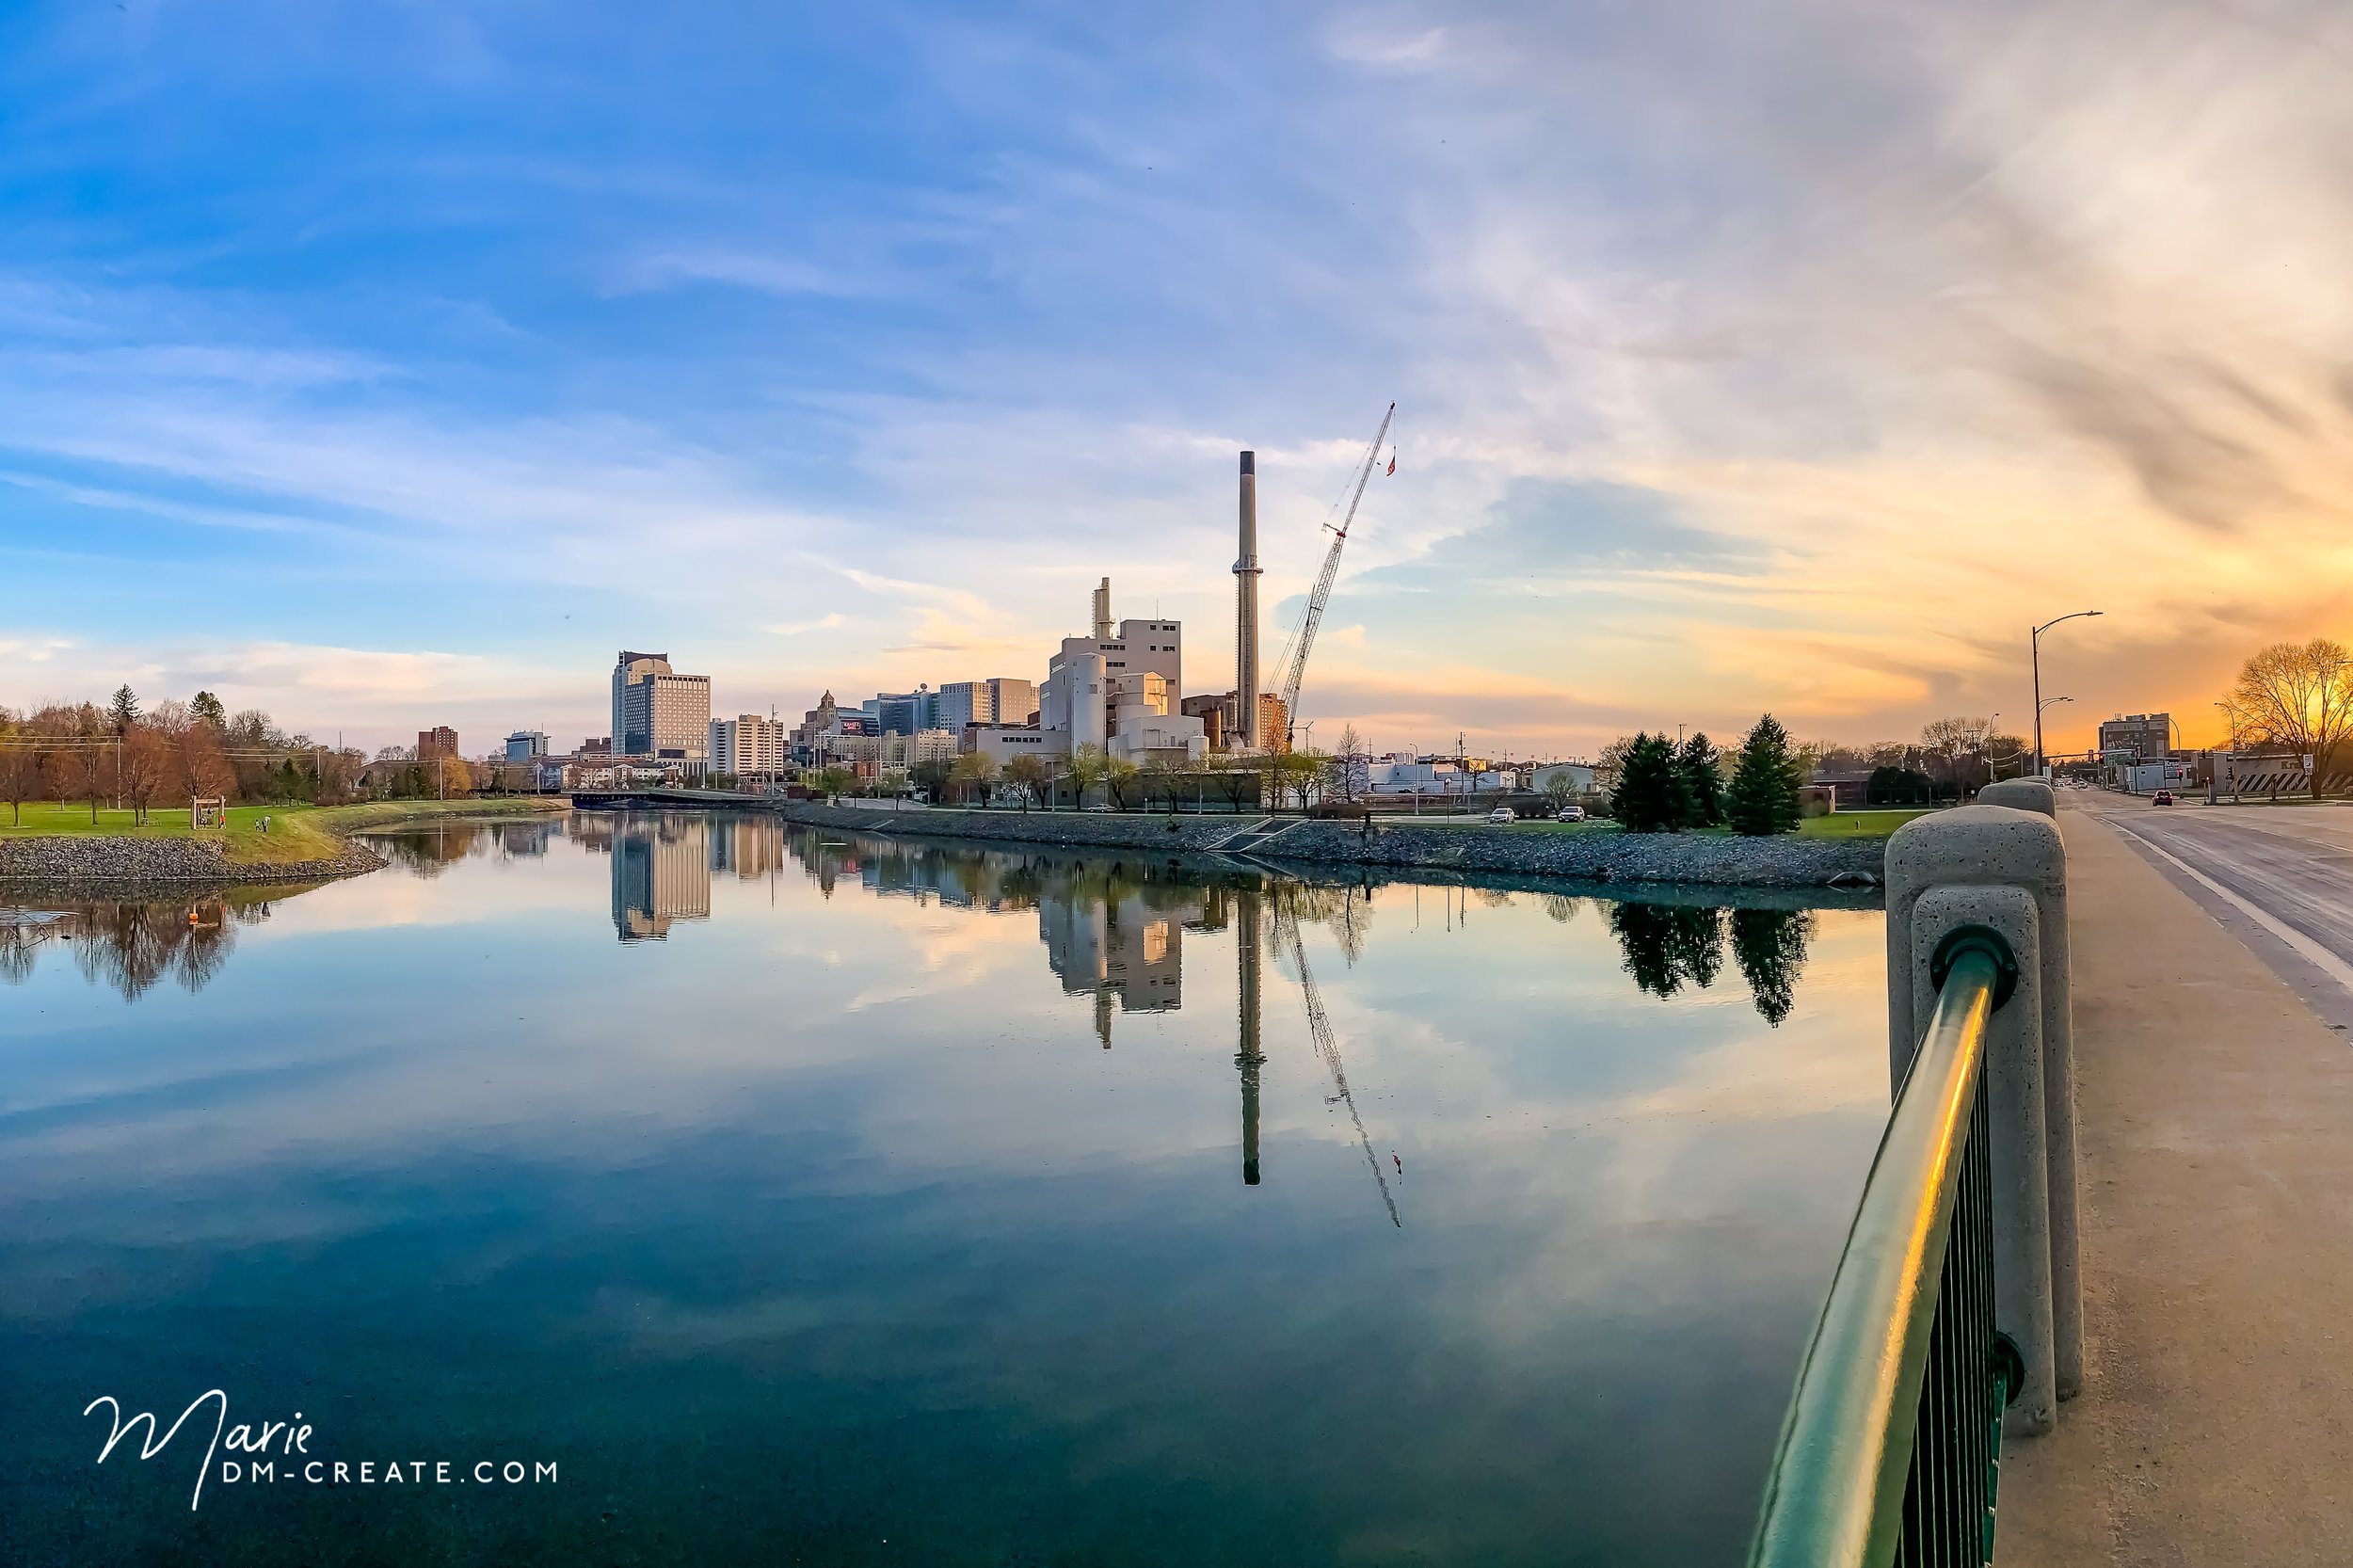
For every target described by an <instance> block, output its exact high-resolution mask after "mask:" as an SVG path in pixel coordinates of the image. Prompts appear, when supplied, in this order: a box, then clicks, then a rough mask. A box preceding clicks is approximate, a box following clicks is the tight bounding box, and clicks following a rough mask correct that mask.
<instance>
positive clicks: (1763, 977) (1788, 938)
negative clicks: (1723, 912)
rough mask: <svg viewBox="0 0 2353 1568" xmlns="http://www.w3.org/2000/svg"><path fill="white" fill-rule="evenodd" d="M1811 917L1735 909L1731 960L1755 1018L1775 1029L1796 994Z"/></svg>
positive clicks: (1805, 913)
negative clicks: (1750, 995)
mask: <svg viewBox="0 0 2353 1568" xmlns="http://www.w3.org/2000/svg"><path fill="white" fill-rule="evenodd" d="M1813 935H1814V916H1813V914H1812V912H1811V911H1808V910H1804V909H1735V910H1734V911H1733V912H1732V956H1733V959H1734V961H1735V962H1737V964H1738V965H1739V966H1740V973H1741V975H1742V976H1743V977H1744V978H1746V979H1747V981H1748V983H1749V990H1750V991H1751V992H1752V993H1753V994H1754V996H1755V998H1756V1011H1757V1014H1758V1016H1761V1017H1762V1018H1764V1020H1765V1021H1766V1022H1767V1023H1769V1024H1771V1025H1772V1026H1773V1027H1774V1028H1775V1029H1779V1028H1780V1027H1781V1020H1782V1019H1784V1018H1785V1017H1787V1016H1789V1009H1790V1006H1791V1005H1792V1004H1793V1003H1794V1002H1795V1001H1796V1000H1797V994H1798V972H1799V971H1800V970H1801V969H1802V968H1805V945H1806V942H1807V940H1808V939H1809V938H1811V937H1812V936H1813Z"/></svg>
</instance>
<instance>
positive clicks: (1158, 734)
mask: <svg viewBox="0 0 2353 1568" xmlns="http://www.w3.org/2000/svg"><path fill="white" fill-rule="evenodd" d="M1111 605H1112V583H1111V579H1110V578H1108V577H1106V578H1105V579H1103V581H1102V584H1101V585H1100V586H1099V587H1097V588H1096V590H1095V617H1094V619H1095V624H1094V629H1093V630H1094V635H1092V636H1087V637H1064V639H1063V643H1062V648H1061V649H1060V650H1059V651H1057V652H1056V653H1055V654H1054V656H1053V658H1052V659H1051V660H1049V661H1048V665H1047V673H1046V683H1045V684H1044V685H1042V686H1040V687H1039V688H1038V721H1037V722H1038V728H1039V729H1040V730H1042V731H1044V732H1045V733H1046V734H1047V735H1048V737H1051V738H1050V739H1048V740H1047V741H1046V742H1045V743H1044V745H1045V749H1046V750H1048V752H1054V753H1060V754H1067V753H1069V752H1073V751H1076V750H1077V749H1078V748H1079V747H1080V746H1094V747H1096V748H1097V749H1098V750H1101V751H1104V752H1106V753H1108V754H1110V755H1111V756H1113V757H1120V758H1125V759H1127V760H1130V761H1139V762H1140V761H1142V760H1144V759H1145V758H1146V757H1149V756H1153V755H1159V756H1160V757H1194V758H1197V757H1202V756H1206V755H1207V754H1208V751H1209V741H1208V738H1207V736H1206V734H1205V732H1204V730H1203V728H1202V725H1201V721H1200V720H1199V719H1195V718H1189V717H1187V716H1186V715H1185V714H1184V713H1183V712H1180V711H1179V707H1178V705H1179V702H1180V700H1181V693H1182V691H1183V681H1184V629H1183V627H1182V625H1181V624H1180V623H1179V622H1177V621H1173V620H1128V621H1121V622H1120V623H1118V624H1117V625H1116V626H1114V625H1113V624H1112V608H1111Z"/></svg>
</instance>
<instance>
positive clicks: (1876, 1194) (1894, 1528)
mask: <svg viewBox="0 0 2353 1568" xmlns="http://www.w3.org/2000/svg"><path fill="white" fill-rule="evenodd" d="M1997 941H1998V938H1994V937H1993V936H1992V934H1991V933H1987V934H1985V936H1984V938H1982V939H1978V940H1974V941H1973V942H1971V943H1970V944H1968V945H1964V946H1961V948H1960V949H1959V950H1958V951H1956V952H1952V953H1951V954H1950V955H1949V956H1950V964H1949V967H1948V968H1946V969H1945V975H1944V979H1943V984H1942V985H1941V986H1940V988H1939V991H1938V995H1937V1000H1936V1011H1935V1013H1934V1015H1933V1016H1931V1017H1930V1018H1929V1026H1928V1031H1927V1034H1926V1037H1925V1038H1924V1039H1923V1040H1922V1041H1921V1043H1920V1048H1919V1050H1918V1051H1917V1052H1916V1053H1915V1054H1914V1055H1913V1060H1912V1066H1911V1068H1910V1070H1909V1071H1908V1072H1907V1073H1906V1074H1905V1076H1904V1081H1903V1087H1902V1088H1901V1089H1900V1090H1899V1091H1897V1096H1896V1104H1895V1108H1894V1110H1893V1111H1892V1112H1890V1113H1889V1115H1888V1119H1887V1129H1886V1131H1885V1132H1884V1133H1883V1134H1882V1135H1881V1139H1880V1146H1879V1152H1878V1153H1877V1154H1876V1155H1874V1156H1873V1158H1872V1160H1871V1174H1870V1176H1869V1178H1868V1179H1867V1180H1866V1181H1865V1184H1864V1189H1863V1198H1862V1201H1861V1202H1860V1204H1858V1205H1857V1207H1856V1209H1855V1217H1854V1225H1853V1227H1852V1228H1851V1229H1850V1230H1849V1232H1848V1235H1847V1245H1846V1250H1845V1251H1844V1252H1843V1253H1842V1254H1841V1255H1840V1256H1839V1259H1838V1272H1837V1273H1836V1275H1835V1276H1834V1277H1833V1280H1832V1282H1831V1288H1830V1298H1829V1300H1828V1301H1827V1302H1825V1303H1824V1304H1823V1307H1822V1317H1821V1320H1820V1321H1819V1322H1818V1323H1817V1325H1816V1326H1815V1330H1814V1337H1813V1340H1812V1341H1811V1343H1809V1344H1808V1345H1807V1347H1806V1352H1805V1361H1804V1363H1803V1366H1802V1368H1801V1370H1800V1372H1799V1374H1798V1386H1797V1392H1796V1394H1795V1395H1794V1396H1793V1397H1792V1399H1791V1400H1790V1405H1789V1415H1788V1418H1787V1420H1786V1421H1785V1423H1784V1425H1783V1428H1782V1436H1781V1446H1780V1448H1779V1450H1778V1451H1777V1452H1776V1453H1775V1455H1774V1459H1773V1469H1772V1475H1771V1478H1770V1480H1769V1481H1768V1482H1767V1485H1766V1490H1765V1505H1764V1512H1763V1516H1762V1518H1761V1519H1760V1521H1759V1523H1758V1526H1757V1533H1756V1540H1755V1544H1754V1545H1753V1547H1752V1549H1751V1551H1750V1554H1749V1561H1750V1563H1751V1565H1752V1568H1885V1565H1886V1564H1889V1563H1892V1562H1894V1561H1896V1560H1897V1553H1898V1550H1899V1548H1901V1546H1902V1545H1903V1544H1904V1541H1905V1538H1906V1535H1907V1530H1906V1525H1905V1514H1906V1507H1905V1502H1906V1490H1907V1484H1908V1481H1909V1480H1910V1477H1911V1472H1912V1470H1913V1449H1914V1447H1915V1439H1916V1438H1917V1437H1918V1436H1919V1434H1920V1425H1921V1403H1922V1397H1923V1385H1924V1384H1925V1383H1926V1382H1927V1381H1928V1378H1927V1372H1928V1367H1929V1340H1930V1331H1931V1328H1932V1327H1933V1325H1934V1323H1935V1320H1936V1317H1937V1308H1938V1300H1939V1296H1940V1294H1941V1293H1942V1292H1941V1287H1942V1286H1943V1283H1944V1281H1945V1272H1946V1260H1947V1259H1946V1255H1947V1250H1948V1245H1949V1243H1950V1242H1951V1240H1952V1234H1953V1229H1954V1216H1955V1210H1956V1207H1957V1200H1958V1199H1959V1198H1960V1197H1961V1192H1962V1186H1963V1182H1962V1166H1963V1161H1964V1158H1965V1157H1966V1155H1967V1154H1968V1153H1969V1152H1970V1144H1971V1132H1972V1128H1973V1126H1977V1127H1981V1126H1982V1123H1983V1119H1984V1116H1983V1111H1982V1109H1981V1108H1980V1106H1979V1104H1978V1101H1979V1098H1980V1085H1981V1084H1982V1083H1983V1081H1984V1078H1985V1071H1984V1069H1985V1058H1986V1036H1987V1024H1988V1020H1989V1019H1990V1018H1991V1017H1992V1016H1993V1010H1994V1008H1995V1007H1996V1006H1997V1005H1999V1002H2000V1000H2003V999H2002V997H2001V996H2000V995H1998V994H1997V993H1998V992H2000V990H2001V986H2002V978H2003V976H2002V969H2003V960H2004V959H2005V958H2007V957H2008V954H2007V952H2004V951H2002V950H2000V949H1998V948H1997V947H1996V946H1995V943H1996V942H1997ZM1940 956H1943V955H1940ZM1977 1155H1978V1162H1979V1164H1980V1165H1981V1163H1982V1160H1983V1159H1984V1151H1983V1150H1982V1149H1981V1148H1980V1149H1979V1150H1977ZM1977 1207H1981V1206H1977ZM1972 1250H1973V1251H1975V1250H1977V1248H1975V1247H1973V1249H1972ZM1990 1263H1991V1259H1990V1255H1989V1256H1987V1257H1986V1258H1985V1259H1983V1261H1982V1266H1983V1267H1984V1268H1985V1271H1986V1272H1987V1275H1988V1281H1989V1283H1988V1288H1989V1289H1990V1272H1991V1271H1990ZM1985 1333H1986V1336H1987V1339H1988V1341H1989V1344H1990V1341H1991V1339H1992V1329H1991V1324H1990V1322H1989V1323H1987V1324H1986V1325H1985ZM1980 1353H1982V1352H1980ZM1991 1408H1992V1411H1993V1416H1994V1417H1995V1418H1996V1419H1997V1420H1998V1413H1999V1404H1998V1401H1997V1402H1995V1403H1994V1404H1993V1406H1992V1407H1991ZM1961 1418H1963V1419H1966V1418H1968V1417H1966V1416H1963V1417H1961ZM1989 1485H1990V1483H1989ZM1988 1501H1989V1503H1990V1496H1989V1498H1988ZM1987 1556H1990V1552H1989V1553H1988V1554H1987ZM1984 1560H1987V1557H1986V1556H1981V1557H1978V1558H1977V1561H1984Z"/></svg>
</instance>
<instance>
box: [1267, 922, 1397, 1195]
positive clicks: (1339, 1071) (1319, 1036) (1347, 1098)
mask: <svg viewBox="0 0 2353 1568" xmlns="http://www.w3.org/2000/svg"><path fill="white" fill-rule="evenodd" d="M1274 931H1275V936H1276V939H1277V940H1278V941H1283V942H1287V943H1289V947H1290V950H1291V962H1292V963H1293V964H1295V965H1297V966H1298V968H1299V990H1300V994H1301V995H1302V996H1304V997H1305V998H1306V1000H1307V1028H1308V1031H1309V1032H1311V1033H1313V1034H1314V1036H1315V1041H1316V1051H1317V1053H1318V1054H1319V1055H1321V1057H1322V1058H1323V1060H1324V1062H1325V1064H1327V1065H1329V1066H1330V1067H1331V1069H1332V1082H1333V1085H1334V1086H1335V1087H1336V1088H1337V1089H1338V1090H1339V1093H1338V1094H1337V1095H1336V1096H1331V1097H1330V1098H1327V1099H1326V1100H1325V1102H1324V1103H1325V1104H1327V1105H1328V1104H1330V1103H1332V1100H1333V1099H1337V1100H1338V1101H1339V1102H1340V1103H1341V1104H1343V1105H1345V1106H1347V1107H1348V1119H1349V1120H1350V1121H1352V1122H1354V1123H1355V1124H1356V1141H1357V1142H1358V1143H1359V1144H1363V1145H1364V1150H1365V1163H1366V1164H1368V1165H1369V1166H1371V1167H1372V1179H1373V1180H1374V1181H1375V1182H1377V1183H1379V1184H1380V1188H1381V1202H1382V1203H1383V1204H1384V1205H1385V1207H1386V1208H1388V1211H1389V1223H1390V1224H1393V1225H1396V1226H1397V1227H1398V1228H1399V1229H1401V1230H1402V1229H1403V1228H1404V1226H1405V1222H1404V1221H1402V1220H1401V1219H1399V1218H1398V1217H1397V1200H1396V1199H1395V1198H1392V1197H1391V1196H1389V1178H1388V1177H1387V1176H1383V1175H1382V1174H1381V1161H1380V1160H1379V1158H1378V1157H1376V1156H1375V1155H1374V1154H1373V1152H1372V1139H1371V1137H1370V1136H1369V1135H1368V1134H1367V1133H1366V1131H1365V1119H1364V1118H1363V1117H1362V1116H1360V1115H1358V1114H1357V1113H1356V1096H1354V1095H1353V1094H1351V1093H1350V1092H1349V1087H1348V1069H1346V1068H1345V1067H1343V1066H1341V1065H1340V1047H1339V1042H1338V1041H1337V1040H1335V1039H1334V1038H1333V1037H1332V1020H1331V1019H1329V1018H1327V1017H1325V1016H1324V1015H1323V999H1322V998H1321V997H1320V996H1318V995H1317V994H1316V977H1315V975H1314V973H1313V972H1312V971H1311V970H1310V969H1309V968H1307V947H1306V944H1305V943H1304V942H1302V941H1301V940H1300V939H1299V917H1298V915H1297V914H1296V913H1295V912H1294V911H1291V910H1289V909H1287V908H1285V907H1284V906H1282V905H1281V904H1277V905H1276V906H1275V911H1274Z"/></svg>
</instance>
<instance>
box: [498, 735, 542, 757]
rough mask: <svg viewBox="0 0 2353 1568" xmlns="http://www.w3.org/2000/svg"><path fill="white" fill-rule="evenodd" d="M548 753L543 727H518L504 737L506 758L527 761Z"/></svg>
mask: <svg viewBox="0 0 2353 1568" xmlns="http://www.w3.org/2000/svg"><path fill="white" fill-rule="evenodd" d="M547 754H548V736H547V731H546V730H544V729H518V730H516V731H515V732H514V733H513V734H512V735H509V736H507V737H506V760H508V761H510V762H528V761H531V760H533V759H535V758H539V757H545V756H546V755H547Z"/></svg>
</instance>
